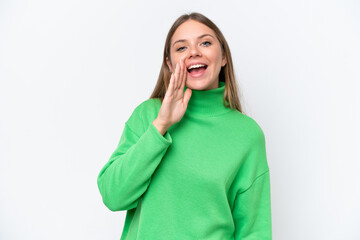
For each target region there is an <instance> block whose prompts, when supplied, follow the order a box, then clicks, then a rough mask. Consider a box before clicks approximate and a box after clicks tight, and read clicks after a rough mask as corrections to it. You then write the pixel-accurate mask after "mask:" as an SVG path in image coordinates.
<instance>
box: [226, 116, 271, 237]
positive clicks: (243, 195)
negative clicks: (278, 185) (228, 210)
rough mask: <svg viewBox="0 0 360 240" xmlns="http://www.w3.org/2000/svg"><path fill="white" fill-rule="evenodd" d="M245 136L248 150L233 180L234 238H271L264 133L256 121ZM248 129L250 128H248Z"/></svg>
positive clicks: (268, 171)
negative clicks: (234, 188)
mask: <svg viewBox="0 0 360 240" xmlns="http://www.w3.org/2000/svg"><path fill="white" fill-rule="evenodd" d="M254 126H255V128H252V129H251V134H249V135H248V141H249V145H248V146H249V150H248V152H247V154H246V155H245V156H244V161H243V163H242V167H241V168H240V171H239V173H238V176H237V179H236V180H235V185H236V186H237V187H236V194H235V200H234V205H233V209H232V215H233V219H234V223H235V238H234V239H235V240H260V239H261V240H271V239H272V226H271V194H270V169H269V165H268V162H267V156H266V143H265V135H264V132H263V131H262V129H261V127H260V126H259V125H258V124H257V123H256V124H255V125H254ZM249 129H250V128H249Z"/></svg>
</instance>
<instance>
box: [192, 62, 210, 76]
mask: <svg viewBox="0 0 360 240" xmlns="http://www.w3.org/2000/svg"><path fill="white" fill-rule="evenodd" d="M194 65H195V67H194V68H191V69H190V67H191V66H194ZM196 65H203V66H198V67H196ZM207 66H208V65H207V64H205V63H201V62H195V63H191V64H189V65H188V66H187V71H188V73H191V72H192V71H196V69H198V70H199V69H200V68H204V70H206V68H207Z"/></svg>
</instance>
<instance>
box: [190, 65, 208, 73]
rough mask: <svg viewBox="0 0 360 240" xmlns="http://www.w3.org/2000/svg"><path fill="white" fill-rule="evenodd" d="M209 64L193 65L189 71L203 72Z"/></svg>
mask: <svg viewBox="0 0 360 240" xmlns="http://www.w3.org/2000/svg"><path fill="white" fill-rule="evenodd" d="M206 68H207V65H203V64H198V65H194V66H191V67H189V68H188V69H187V71H188V73H196V72H201V71H203V70H206Z"/></svg>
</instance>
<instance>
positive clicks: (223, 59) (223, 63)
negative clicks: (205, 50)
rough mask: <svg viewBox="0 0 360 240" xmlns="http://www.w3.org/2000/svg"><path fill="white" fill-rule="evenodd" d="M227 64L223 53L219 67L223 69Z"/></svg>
mask: <svg viewBox="0 0 360 240" xmlns="http://www.w3.org/2000/svg"><path fill="white" fill-rule="evenodd" d="M226 63H227V60H226V55H225V52H224V53H223V57H222V61H221V66H222V67H224V66H225V65H226Z"/></svg>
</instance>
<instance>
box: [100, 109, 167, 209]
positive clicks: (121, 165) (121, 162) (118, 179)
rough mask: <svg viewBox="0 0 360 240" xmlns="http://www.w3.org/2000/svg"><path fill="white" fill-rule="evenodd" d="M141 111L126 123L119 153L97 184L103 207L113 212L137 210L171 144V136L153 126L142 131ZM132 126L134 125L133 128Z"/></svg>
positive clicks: (101, 172) (112, 156)
mask: <svg viewBox="0 0 360 240" xmlns="http://www.w3.org/2000/svg"><path fill="white" fill-rule="evenodd" d="M138 112H139V111H138V109H136V111H134V113H133V115H132V116H131V118H130V119H129V120H128V121H127V122H126V123H125V127H124V129H123V133H122V135H121V138H120V141H119V144H118V146H117V148H116V150H115V151H114V152H113V154H112V155H111V157H110V159H109V161H108V162H107V163H106V165H105V166H104V167H103V168H102V169H101V171H100V173H99V176H98V178H97V184H98V188H99V191H100V194H101V196H102V199H103V202H104V204H105V205H106V206H107V207H108V208H109V209H110V210H112V211H120V210H129V209H132V208H135V207H136V206H137V204H138V201H139V199H140V197H141V195H142V194H143V193H144V192H145V191H146V190H147V188H148V186H149V184H150V180H151V176H152V174H153V173H154V171H155V170H156V168H157V166H158V165H159V163H160V162H161V160H162V158H163V156H164V155H165V153H166V151H167V149H168V147H169V146H170V145H171V144H172V138H171V136H170V134H169V132H166V133H165V134H164V136H163V135H161V133H160V132H159V131H158V130H157V129H156V127H155V126H154V125H153V123H152V122H151V123H150V124H149V125H148V127H145V131H144V132H143V133H141V135H140V134H139V130H137V132H138V133H136V131H135V130H134V129H133V128H136V129H141V127H143V126H140V127H137V125H139V124H142V121H141V119H140V116H137V115H136V114H137V113H138ZM130 124H132V126H134V127H131V126H130Z"/></svg>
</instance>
